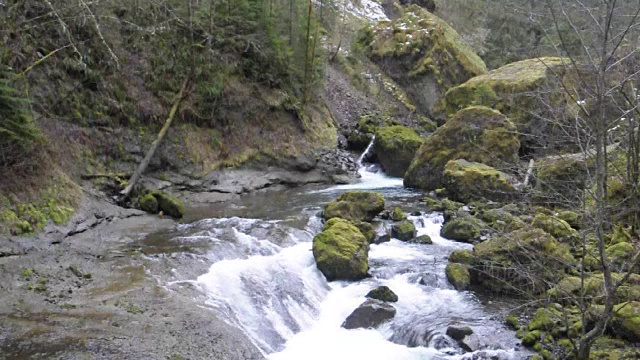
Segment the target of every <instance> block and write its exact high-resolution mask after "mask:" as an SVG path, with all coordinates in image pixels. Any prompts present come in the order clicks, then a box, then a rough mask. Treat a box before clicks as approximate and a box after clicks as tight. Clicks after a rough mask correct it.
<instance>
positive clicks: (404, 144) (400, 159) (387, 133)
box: [373, 126, 422, 177]
mask: <svg viewBox="0 0 640 360" xmlns="http://www.w3.org/2000/svg"><path fill="white" fill-rule="evenodd" d="M420 145H422V138H420V135H418V133H417V132H416V131H415V130H413V129H411V128H408V127H406V126H389V127H383V128H380V129H378V131H376V139H375V141H374V144H373V149H374V150H375V152H376V155H377V156H378V161H379V162H380V165H382V168H383V169H384V171H385V173H387V175H389V176H397V177H402V176H404V173H405V172H406V171H407V169H408V168H409V165H411V160H413V156H414V155H415V153H416V151H418V149H419V148H420Z"/></svg>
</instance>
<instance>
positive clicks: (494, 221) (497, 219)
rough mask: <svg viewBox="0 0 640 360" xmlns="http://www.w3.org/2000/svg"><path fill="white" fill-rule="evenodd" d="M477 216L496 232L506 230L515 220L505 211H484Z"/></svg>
mask: <svg viewBox="0 0 640 360" xmlns="http://www.w3.org/2000/svg"><path fill="white" fill-rule="evenodd" d="M476 216H477V217H478V218H480V219H481V220H482V221H484V222H485V223H487V224H488V225H489V226H491V227H492V228H494V229H496V230H505V229H506V227H507V225H508V224H509V223H511V222H512V221H513V220H514V219H515V218H514V216H513V215H511V214H510V213H509V212H508V211H505V210H503V209H488V210H482V211H480V212H479V213H477V214H476ZM513 230H515V229H513Z"/></svg>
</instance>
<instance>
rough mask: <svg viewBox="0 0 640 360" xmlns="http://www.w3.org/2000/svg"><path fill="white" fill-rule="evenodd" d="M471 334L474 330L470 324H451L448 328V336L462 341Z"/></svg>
mask: <svg viewBox="0 0 640 360" xmlns="http://www.w3.org/2000/svg"><path fill="white" fill-rule="evenodd" d="M471 334H473V330H472V329H471V328H470V327H468V326H449V327H448V328H447V336H449V337H450V338H452V339H453V340H456V341H460V340H462V339H464V337H465V336H467V335H471Z"/></svg>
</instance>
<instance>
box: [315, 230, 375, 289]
mask: <svg viewBox="0 0 640 360" xmlns="http://www.w3.org/2000/svg"><path fill="white" fill-rule="evenodd" d="M313 257H314V258H315V260H316V266H317V267H318V270H320V272H322V274H323V275H324V276H325V277H326V278H327V280H329V281H333V280H358V279H362V278H364V277H366V276H367V271H368V270H369V242H368V241H367V239H366V238H365V236H364V235H362V233H361V232H360V230H359V229H358V228H357V227H356V226H355V225H354V224H353V223H351V222H349V221H347V220H344V219H340V218H333V219H331V220H329V221H327V223H326V224H325V226H324V230H323V231H322V232H321V233H319V234H318V235H316V237H314V238H313Z"/></svg>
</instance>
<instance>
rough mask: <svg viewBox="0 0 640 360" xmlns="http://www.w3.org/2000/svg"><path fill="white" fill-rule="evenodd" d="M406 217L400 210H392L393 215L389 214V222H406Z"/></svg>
mask: <svg viewBox="0 0 640 360" xmlns="http://www.w3.org/2000/svg"><path fill="white" fill-rule="evenodd" d="M406 219H407V215H406V214H405V213H404V212H403V211H402V209H400V208H398V207H397V208H395V209H393V213H391V220H393V221H402V220H406Z"/></svg>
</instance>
